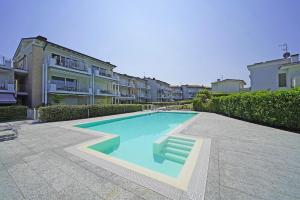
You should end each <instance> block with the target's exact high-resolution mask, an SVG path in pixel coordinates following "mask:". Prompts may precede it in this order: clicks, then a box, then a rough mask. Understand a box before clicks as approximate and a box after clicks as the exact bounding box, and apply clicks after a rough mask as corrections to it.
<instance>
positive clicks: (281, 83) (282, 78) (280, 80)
mask: <svg viewBox="0 0 300 200" xmlns="http://www.w3.org/2000/svg"><path fill="white" fill-rule="evenodd" d="M278 86H279V87H286V73H280V74H278Z"/></svg>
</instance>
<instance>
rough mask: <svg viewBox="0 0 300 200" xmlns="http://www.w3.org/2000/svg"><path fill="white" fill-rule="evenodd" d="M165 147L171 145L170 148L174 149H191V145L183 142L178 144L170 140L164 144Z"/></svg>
mask: <svg viewBox="0 0 300 200" xmlns="http://www.w3.org/2000/svg"><path fill="white" fill-rule="evenodd" d="M166 147H172V148H175V149H181V150H186V151H190V150H191V149H192V147H191V146H187V145H184V144H178V143H175V142H172V141H168V142H167V144H166Z"/></svg>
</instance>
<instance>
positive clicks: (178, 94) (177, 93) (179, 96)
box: [170, 85, 183, 101]
mask: <svg viewBox="0 0 300 200" xmlns="http://www.w3.org/2000/svg"><path fill="white" fill-rule="evenodd" d="M170 87H171V89H172V99H173V100H174V101H179V100H183V92H182V87H181V86H178V85H173V86H170Z"/></svg>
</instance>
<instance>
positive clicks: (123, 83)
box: [120, 81, 134, 88]
mask: <svg viewBox="0 0 300 200" xmlns="http://www.w3.org/2000/svg"><path fill="white" fill-rule="evenodd" d="M120 86H123V87H131V88H133V87H134V84H133V83H128V82H122V81H121V82H120Z"/></svg>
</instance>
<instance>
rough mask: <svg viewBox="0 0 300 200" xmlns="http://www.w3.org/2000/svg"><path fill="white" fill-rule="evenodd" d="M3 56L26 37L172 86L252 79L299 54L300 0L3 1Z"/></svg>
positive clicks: (0, 42)
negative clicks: (261, 66) (255, 72)
mask: <svg viewBox="0 0 300 200" xmlns="http://www.w3.org/2000/svg"><path fill="white" fill-rule="evenodd" d="M0 8H1V12H0V19H1V28H0V35H1V37H0V54H1V55H5V56H8V57H12V56H13V53H14V51H15V50H16V48H17V45H18V43H19V41H20V39H21V38H22V37H31V36H37V35H43V36H45V37H47V38H48V40H50V41H52V42H55V43H58V44H61V45H63V46H66V47H69V48H71V49H74V50H77V51H80V52H82V53H85V54H88V55H91V56H94V57H97V58H99V59H102V60H105V61H109V62H111V63H113V64H115V65H117V66H118V67H117V68H116V71H118V72H121V73H127V74H130V75H134V76H143V75H144V74H145V75H146V76H151V77H155V78H157V79H161V80H163V81H166V82H169V83H171V84H187V83H188V84H204V85H208V86H209V85H210V83H211V82H212V81H215V80H216V79H217V78H221V77H223V78H238V79H244V80H245V81H246V82H247V83H249V72H248V70H247V68H246V66H247V65H248V64H253V63H255V62H260V61H264V60H269V59H273V58H280V57H281V56H282V51H281V49H280V48H279V47H278V45H279V44H281V43H283V42H287V43H288V46H289V50H290V51H291V52H292V53H298V52H300V46H299V44H300V15H299V8H300V1H298V0H294V1H292V0H226V1H223V0H219V1H216V0H207V1H202V0H195V1H192V0H188V1H187V0H181V1H177V0H149V1H146V0H137V1H133V0H132V1H129V0H128V1H125V0H124V1H122V0H118V1H117V0H106V1H104V0H94V1H92V0H87V1H83V0H65V1H62V0H52V1H41V0H36V1H33V0H26V1H21V0H20V1H15V0H7V1H5V0H3V1H1V6H0Z"/></svg>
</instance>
